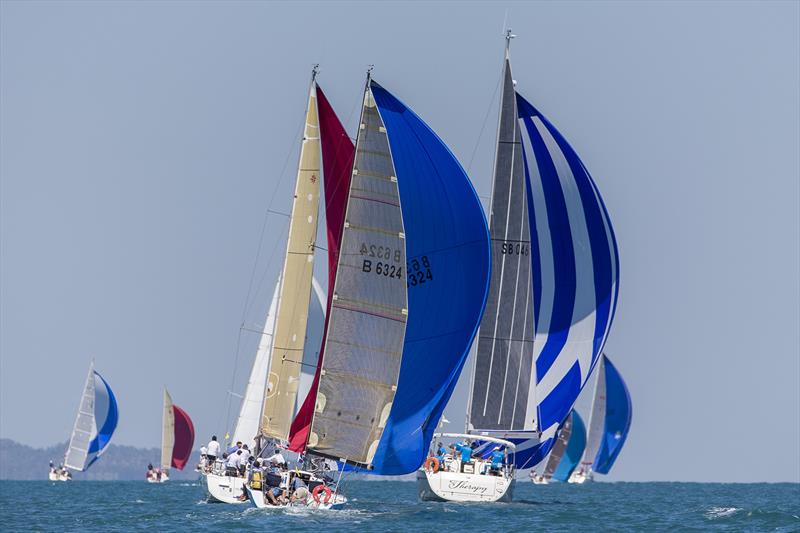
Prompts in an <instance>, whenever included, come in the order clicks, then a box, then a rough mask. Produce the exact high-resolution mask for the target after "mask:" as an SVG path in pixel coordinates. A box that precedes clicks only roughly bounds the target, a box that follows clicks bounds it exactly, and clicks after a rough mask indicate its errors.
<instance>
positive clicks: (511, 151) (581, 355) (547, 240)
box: [468, 55, 619, 468]
mask: <svg viewBox="0 0 800 533" xmlns="http://www.w3.org/2000/svg"><path fill="white" fill-rule="evenodd" d="M502 94H503V96H502V103H501V116H500V129H499V134H498V147H497V156H496V165H495V177H494V187H493V196H492V219H491V220H492V228H491V231H492V238H493V239H494V241H493V252H494V257H493V268H494V269H493V272H492V285H491V289H490V295H489V303H488V304H487V312H486V313H485V314H484V317H483V321H482V323H481V330H480V333H479V337H480V340H479V343H478V352H477V357H476V364H475V372H474V380H473V381H474V383H473V387H472V390H471V398H470V404H469V414H468V429H469V430H470V431H473V432H476V433H485V434H489V433H495V434H498V433H499V434H501V435H504V436H507V437H516V439H515V438H512V441H514V442H524V441H525V440H526V438H527V439H531V438H534V437H535V438H538V439H539V440H540V443H539V444H537V445H534V446H530V447H524V448H520V447H518V448H517V453H516V454H515V460H516V463H517V466H518V467H519V468H530V467H533V466H535V465H536V464H537V463H538V462H540V461H541V460H542V459H543V458H544V457H545V456H546V455H547V453H548V452H549V451H550V448H551V447H552V445H553V442H554V438H555V434H556V430H557V429H558V427H559V425H560V424H561V423H562V422H563V421H564V420H565V418H566V417H567V415H568V414H569V412H570V410H571V409H572V406H573V405H574V403H575V400H576V399H577V397H578V394H579V393H580V391H581V389H582V388H583V386H584V385H585V383H586V381H587V380H588V377H589V374H590V373H591V370H592V368H593V367H594V365H595V364H596V362H597V359H598V357H599V355H600V352H601V350H602V348H603V346H604V344H605V341H606V338H607V336H608V333H609V330H610V328H611V322H612V320H613V316H614V309H615V307H616V302H617V295H618V279H619V261H618V254H617V245H616V240H615V237H614V231H613V228H612V227H611V222H610V219H609V217H608V213H607V212H606V209H605V206H604V204H603V201H602V199H601V197H600V193H599V191H598V190H597V187H596V185H595V184H594V182H593V181H592V178H591V177H590V176H589V173H588V171H587V170H586V168H585V166H584V165H583V163H582V162H581V161H580V159H579V158H578V156H577V154H576V153H575V151H574V150H573V149H572V147H571V146H570V145H569V144H568V143H567V141H566V140H565V139H564V138H563V136H562V135H561V134H560V133H559V132H558V130H556V129H555V127H554V126H553V125H552V124H551V123H550V122H549V121H548V120H547V119H546V118H545V117H544V116H543V115H542V114H541V113H539V112H538V111H537V110H536V109H535V108H534V107H533V106H532V105H531V104H530V103H529V102H528V101H527V100H525V99H524V98H523V97H522V96H521V95H520V94H519V93H516V92H515V90H514V82H513V78H512V76H511V65H510V62H509V59H508V55H506V60H505V64H504V81H503V93H502ZM511 117H516V118H515V119H513V120H512V118H511ZM522 189H524V193H521V192H520V191H521V190H522ZM520 197H524V199H525V201H521V200H520ZM512 219H513V220H512ZM523 262H529V263H530V264H528V265H524V266H523V264H522V263H523ZM531 340H532V341H533V342H531ZM531 363H532V364H531ZM520 433H521V435H520ZM526 435H531V437H526Z"/></svg>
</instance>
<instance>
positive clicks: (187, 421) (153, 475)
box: [146, 388, 194, 483]
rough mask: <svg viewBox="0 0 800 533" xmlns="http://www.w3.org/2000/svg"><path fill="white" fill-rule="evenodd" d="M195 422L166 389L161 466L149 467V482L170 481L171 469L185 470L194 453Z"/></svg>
mask: <svg viewBox="0 0 800 533" xmlns="http://www.w3.org/2000/svg"><path fill="white" fill-rule="evenodd" d="M193 445H194V424H192V419H191V418H189V415H188V414H186V411H184V410H183V409H181V408H180V407H178V406H177V405H175V404H173V403H172V397H171V396H170V395H169V392H167V389H166V388H165V389H164V409H163V416H162V419H161V468H160V469H154V468H152V465H151V467H150V468H148V469H147V477H146V479H147V482H148V483H164V482H165V481H169V469H170V468H177V469H178V470H183V468H184V467H185V466H186V463H187V462H188V461H189V458H190V457H191V455H192V446H193Z"/></svg>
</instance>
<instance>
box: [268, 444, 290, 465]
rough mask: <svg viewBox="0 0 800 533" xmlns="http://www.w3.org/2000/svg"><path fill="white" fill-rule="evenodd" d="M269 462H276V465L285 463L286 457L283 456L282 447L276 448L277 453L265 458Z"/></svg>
mask: <svg viewBox="0 0 800 533" xmlns="http://www.w3.org/2000/svg"><path fill="white" fill-rule="evenodd" d="M265 460H266V461H267V462H268V463H275V464H276V465H285V464H286V459H285V458H284V457H283V454H282V453H281V449H280V448H275V453H273V454H272V455H271V456H269V457H267V458H266V459H265Z"/></svg>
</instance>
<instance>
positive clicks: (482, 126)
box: [467, 72, 504, 198]
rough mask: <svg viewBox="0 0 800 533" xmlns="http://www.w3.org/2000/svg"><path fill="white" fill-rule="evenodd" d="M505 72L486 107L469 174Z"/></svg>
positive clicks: (498, 80)
mask: <svg viewBox="0 0 800 533" xmlns="http://www.w3.org/2000/svg"><path fill="white" fill-rule="evenodd" d="M503 74H504V72H501V73H500V77H498V78H497V84H496V85H495V86H494V92H493V93H492V99H491V100H489V107H488V109H486V115H485V116H484V117H483V124H482V125H481V129H480V131H479V132H478V139H477V140H476V141H475V147H474V148H473V149H472V155H471V156H470V158H469V164H468V165H467V175H469V172H470V170H472V163H473V161H474V160H475V154H476V153H478V146H480V143H481V138H482V137H483V131H484V130H485V129H486V123H487V122H488V121H489V114H490V113H491V112H492V108H493V107H494V101H495V97H496V96H497V91H498V89H499V88H500V82H501V81H503ZM481 198H482V197H481Z"/></svg>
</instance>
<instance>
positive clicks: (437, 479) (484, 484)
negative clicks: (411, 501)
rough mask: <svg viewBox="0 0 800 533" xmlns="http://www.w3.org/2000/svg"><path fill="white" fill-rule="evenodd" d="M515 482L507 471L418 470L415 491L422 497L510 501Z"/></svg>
mask: <svg viewBox="0 0 800 533" xmlns="http://www.w3.org/2000/svg"><path fill="white" fill-rule="evenodd" d="M514 483H515V480H514V479H513V478H510V477H507V476H506V475H501V476H490V475H486V474H464V473H461V472H449V471H444V470H441V471H439V472H436V473H434V472H432V471H430V472H429V471H425V470H418V471H417V493H418V494H419V499H420V500H422V501H448V502H510V501H511V500H512V498H513V495H514Z"/></svg>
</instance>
